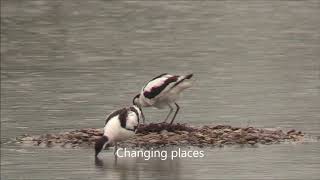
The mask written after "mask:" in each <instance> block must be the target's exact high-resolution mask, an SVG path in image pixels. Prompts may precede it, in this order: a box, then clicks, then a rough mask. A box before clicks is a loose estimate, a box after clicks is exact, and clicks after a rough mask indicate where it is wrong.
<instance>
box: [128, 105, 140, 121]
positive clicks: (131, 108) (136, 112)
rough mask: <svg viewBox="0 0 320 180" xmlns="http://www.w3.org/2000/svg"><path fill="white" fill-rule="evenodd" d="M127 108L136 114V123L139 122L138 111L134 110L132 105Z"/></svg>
mask: <svg viewBox="0 0 320 180" xmlns="http://www.w3.org/2000/svg"><path fill="white" fill-rule="evenodd" d="M129 109H130V111H132V112H134V113H135V114H136V115H137V118H138V123H139V121H140V119H139V113H138V111H137V110H136V108H134V107H132V106H131V107H130V108H129Z"/></svg>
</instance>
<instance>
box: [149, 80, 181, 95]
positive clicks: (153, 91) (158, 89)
mask: <svg viewBox="0 0 320 180" xmlns="http://www.w3.org/2000/svg"><path fill="white" fill-rule="evenodd" d="M178 77H179V76H172V77H170V78H168V79H166V80H165V81H164V83H163V84H162V85H161V86H158V87H153V88H152V89H151V90H150V92H149V91H146V92H144V93H143V95H144V97H146V98H148V99H152V98H154V97H156V96H157V95H158V94H160V93H161V91H163V90H164V89H165V88H166V87H167V86H168V85H169V84H170V83H172V82H176V81H177V80H178Z"/></svg>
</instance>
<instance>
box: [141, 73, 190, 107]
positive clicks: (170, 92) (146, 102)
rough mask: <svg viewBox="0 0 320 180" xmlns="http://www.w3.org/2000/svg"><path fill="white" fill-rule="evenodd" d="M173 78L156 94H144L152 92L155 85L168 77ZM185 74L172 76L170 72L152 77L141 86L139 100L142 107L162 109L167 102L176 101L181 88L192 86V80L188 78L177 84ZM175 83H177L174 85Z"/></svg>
mask: <svg viewBox="0 0 320 180" xmlns="http://www.w3.org/2000/svg"><path fill="white" fill-rule="evenodd" d="M169 78H172V79H173V78H174V80H175V81H173V82H171V83H169V84H168V85H167V86H166V87H165V88H164V89H163V90H162V91H161V92H160V93H159V94H158V95H157V96H155V97H153V98H148V97H146V96H145V93H146V92H152V90H153V89H154V88H155V87H160V86H162V85H164V83H165V82H166V81H167V80H168V79H169ZM184 78H185V76H174V75H170V74H166V75H163V76H161V77H159V78H156V79H153V80H151V81H150V82H148V83H147V84H146V86H145V87H144V88H142V90H141V92H140V98H139V102H140V104H141V105H142V106H143V107H150V106H152V107H155V108H158V109H163V108H165V107H168V104H172V103H174V102H175V101H177V100H178V99H179V97H180V94H181V92H182V91H183V90H185V89H187V88H189V87H191V86H192V82H191V80H189V79H185V80H184V81H183V82H181V83H179V84H177V83H178V82H180V81H181V80H183V79H184ZM176 84H177V85H176Z"/></svg>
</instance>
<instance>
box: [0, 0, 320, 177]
mask: <svg viewBox="0 0 320 180" xmlns="http://www.w3.org/2000/svg"><path fill="white" fill-rule="evenodd" d="M164 72H168V73H174V74H185V73H190V72H193V73H194V75H195V76H194V78H195V79H196V82H195V86H194V87H192V88H190V89H188V90H186V91H185V93H184V94H183V98H182V99H181V100H180V101H179V103H180V105H181V107H182V109H181V111H180V112H181V113H180V114H179V115H178V117H177V119H176V121H177V122H186V123H191V124H194V125H201V124H230V125H234V126H247V125H251V126H257V127H268V128H281V129H284V130H288V129H291V128H295V129H298V130H301V131H303V132H306V133H307V134H309V135H311V136H313V137H319V136H320V110H319V109H320V96H319V95H320V81H319V80H320V3H319V1H317V0H314V1H251V0H248V1H157V2H156V1H139V0H138V1H108V0H92V1H76V0H70V1H49V0H38V1H18V0H10V1H9V0H6V1H2V2H1V179H88V178H90V179H144V178H149V179H151V178H155V179H185V178H189V179H208V178H210V179H215V178H217V179H318V178H319V177H320V171H319V169H320V157H319V152H320V143H319V142H317V141H315V142H313V141H310V142H305V143H297V144H279V145H270V146H259V147H256V148H239V147H227V148H215V149H204V151H205V158H200V159H196V158H193V159H190V158H189V159H183V158H182V159H178V160H174V161H171V160H167V161H161V160H159V159H152V160H149V161H145V160H143V159H139V158H122V159H118V161H117V162H115V161H114V158H113V155H112V152H111V150H110V151H107V152H105V153H103V154H102V156H103V157H102V159H103V160H102V162H99V163H95V161H94V159H93V150H92V149H61V148H52V149H51V148H38V147H26V146H20V145H13V144H10V143H7V142H8V141H10V139H12V138H14V137H16V136H18V135H21V134H26V133H28V134H42V133H56V132H61V131H66V130H68V129H77V128H85V127H102V125H103V123H104V118H105V115H106V114H107V113H109V112H110V111H112V110H115V109H118V108H120V107H122V106H125V105H127V104H130V103H131V100H132V97H133V96H134V95H135V94H136V93H137V92H138V91H139V90H140V88H141V86H142V85H143V84H144V83H145V82H146V81H148V80H149V79H150V78H152V77H154V76H156V75H158V74H161V73H164ZM145 113H146V117H147V119H148V120H149V121H161V120H162V119H163V118H164V117H165V115H166V113H167V112H166V111H165V110H164V111H163V110H161V111H160V110H154V109H148V110H146V112H145Z"/></svg>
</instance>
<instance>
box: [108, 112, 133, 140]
mask: <svg viewBox="0 0 320 180" xmlns="http://www.w3.org/2000/svg"><path fill="white" fill-rule="evenodd" d="M138 123H139V122H138V117H137V115H136V114H135V113H134V112H132V111H129V112H128V117H127V127H128V128H129V127H130V128H132V130H128V129H125V128H123V127H121V123H120V120H119V115H117V116H115V117H113V118H111V119H110V120H109V121H108V122H107V123H106V125H105V126H104V133H103V135H104V136H107V137H108V138H109V142H111V143H113V142H118V141H123V140H126V139H128V138H130V137H132V136H133V135H134V134H135V131H134V130H133V127H134V126H137V125H138Z"/></svg>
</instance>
